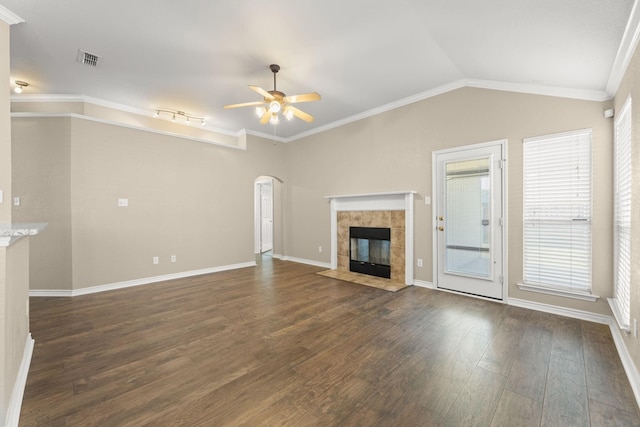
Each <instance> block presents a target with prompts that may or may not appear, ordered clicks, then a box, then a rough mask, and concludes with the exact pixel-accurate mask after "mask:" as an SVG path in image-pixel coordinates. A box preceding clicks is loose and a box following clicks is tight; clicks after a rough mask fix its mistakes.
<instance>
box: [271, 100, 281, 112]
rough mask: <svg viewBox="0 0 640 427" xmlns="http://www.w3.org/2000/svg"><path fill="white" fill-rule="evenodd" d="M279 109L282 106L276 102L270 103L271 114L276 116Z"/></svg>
mask: <svg viewBox="0 0 640 427" xmlns="http://www.w3.org/2000/svg"><path fill="white" fill-rule="evenodd" d="M281 107H282V106H281V105H280V103H279V102H278V101H271V103H269V111H271V112H272V113H276V114H278V112H279V111H280V108H281Z"/></svg>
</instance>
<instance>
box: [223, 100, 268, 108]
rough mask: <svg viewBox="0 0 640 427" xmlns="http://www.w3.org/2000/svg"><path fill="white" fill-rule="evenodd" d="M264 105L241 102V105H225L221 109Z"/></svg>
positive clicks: (258, 102)
mask: <svg viewBox="0 0 640 427" xmlns="http://www.w3.org/2000/svg"><path fill="white" fill-rule="evenodd" d="M262 105H264V101H254V102H243V103H242V104H230V105H225V106H224V107H222V108H239V107H260V106H262Z"/></svg>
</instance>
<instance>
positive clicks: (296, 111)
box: [287, 105, 313, 123]
mask: <svg viewBox="0 0 640 427" xmlns="http://www.w3.org/2000/svg"><path fill="white" fill-rule="evenodd" d="M287 110H289V111H291V112H292V113H293V115H294V116H296V117H297V118H299V119H301V120H304V121H305V122H307V123H311V122H312V121H313V116H312V115H311V114H307V113H305V112H304V111H302V110H299V109H298V108H296V107H292V106H291V105H288V106H287Z"/></svg>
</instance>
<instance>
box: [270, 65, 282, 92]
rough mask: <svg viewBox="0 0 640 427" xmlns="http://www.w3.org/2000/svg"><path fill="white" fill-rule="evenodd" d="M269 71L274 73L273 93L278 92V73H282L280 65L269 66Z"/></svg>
mask: <svg viewBox="0 0 640 427" xmlns="http://www.w3.org/2000/svg"><path fill="white" fill-rule="evenodd" d="M269 69H270V70H271V72H272V73H273V91H274V92H276V91H277V90H278V89H277V88H276V73H277V72H278V71H280V66H279V65H278V64H271V65H269Z"/></svg>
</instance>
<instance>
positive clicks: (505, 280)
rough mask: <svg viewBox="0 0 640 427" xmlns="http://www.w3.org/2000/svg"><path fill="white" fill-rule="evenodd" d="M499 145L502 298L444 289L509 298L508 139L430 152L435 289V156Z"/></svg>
mask: <svg viewBox="0 0 640 427" xmlns="http://www.w3.org/2000/svg"><path fill="white" fill-rule="evenodd" d="M494 146H499V147H500V148H501V151H502V159H503V161H502V299H501V300H498V299H495V298H489V297H484V296H482V295H471V294H466V293H464V292H457V291H452V290H446V292H453V293H457V294H461V295H467V296H473V297H475V298H482V299H486V300H489V301H496V302H501V303H503V304H506V303H507V301H508V299H509V264H508V262H509V247H508V243H509V238H508V236H509V221H508V218H509V216H508V206H509V202H508V197H507V196H508V194H509V191H508V187H507V184H508V179H507V175H508V174H509V170H508V164H509V162H508V161H507V159H508V155H507V148H508V140H507V139H506V138H505V139H498V140H495V141H489V142H481V143H478V144H471V145H464V146H460V147H453V148H446V149H443V150H437V151H432V152H431V195H432V197H431V199H432V204H431V244H432V249H431V250H432V262H433V267H432V273H431V274H432V278H431V282H432V284H433V288H434V289H437V290H443V291H445V290H444V289H441V288H439V287H438V235H437V233H436V229H437V223H438V221H437V215H436V213H437V207H438V198H437V197H436V196H437V194H438V190H437V157H438V155H439V154H448V153H455V152H460V151H466V150H473V149H477V148H486V147H494Z"/></svg>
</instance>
